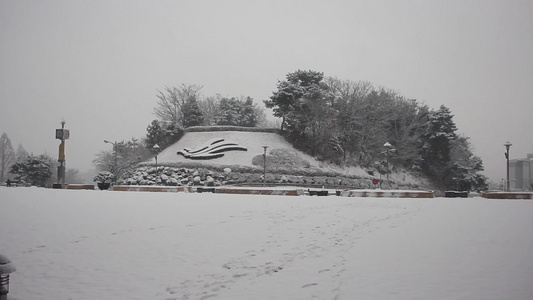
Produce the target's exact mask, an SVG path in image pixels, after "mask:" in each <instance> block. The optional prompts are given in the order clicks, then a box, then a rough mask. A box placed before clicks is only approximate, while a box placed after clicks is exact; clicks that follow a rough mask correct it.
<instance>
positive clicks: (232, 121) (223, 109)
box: [216, 98, 242, 126]
mask: <svg viewBox="0 0 533 300" xmlns="http://www.w3.org/2000/svg"><path fill="white" fill-rule="evenodd" d="M218 108H219V110H218V114H217V117H216V120H217V121H216V124H217V125H231V126H239V125H240V123H241V122H240V121H241V116H242V105H241V104H240V103H239V101H238V100H237V99H235V98H231V99H228V98H222V99H220V102H219V104H218Z"/></svg>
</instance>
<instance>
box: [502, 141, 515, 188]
mask: <svg viewBox="0 0 533 300" xmlns="http://www.w3.org/2000/svg"><path fill="white" fill-rule="evenodd" d="M503 145H504V146H505V149H506V150H507V152H505V159H506V160H507V181H506V184H505V186H506V187H505V189H506V192H509V191H510V183H509V148H511V146H512V145H513V144H511V143H510V142H509V141H507V142H505V144H503Z"/></svg>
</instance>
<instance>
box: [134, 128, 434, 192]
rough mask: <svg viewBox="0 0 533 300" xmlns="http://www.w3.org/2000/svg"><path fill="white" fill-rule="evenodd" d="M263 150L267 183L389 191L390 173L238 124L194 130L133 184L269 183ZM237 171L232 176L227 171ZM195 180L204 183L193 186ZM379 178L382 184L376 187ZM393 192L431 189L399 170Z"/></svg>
mask: <svg viewBox="0 0 533 300" xmlns="http://www.w3.org/2000/svg"><path fill="white" fill-rule="evenodd" d="M263 146H268V148H267V151H266V171H267V176H266V182H267V183H268V184H269V185H272V184H293V185H305V186H325V187H330V188H377V187H383V188H385V187H387V186H388V185H389V183H387V182H386V180H385V178H386V175H385V174H379V173H378V172H377V171H375V170H365V169H363V168H361V167H342V166H337V165H332V164H327V163H324V162H320V161H318V160H316V159H315V158H313V157H312V156H310V155H308V154H306V153H304V152H302V151H299V150H297V149H295V148H294V147H293V146H292V145H291V144H290V143H289V142H287V141H286V140H285V139H284V138H283V136H281V135H280V134H279V133H278V131H277V130H275V129H258V128H243V127H232V126H220V127H218V126H215V127H192V128H188V129H187V131H186V132H185V134H184V136H183V137H182V138H181V139H180V140H179V141H177V142H176V143H175V144H173V145H171V146H169V147H168V148H166V149H164V150H163V151H162V152H161V153H159V154H158V156H157V158H158V161H157V163H158V168H154V167H155V159H152V160H150V161H148V162H146V163H144V164H143V165H142V166H141V168H139V169H137V171H136V172H135V174H133V175H131V176H130V178H128V179H125V180H124V183H127V184H161V185H182V184H199V185H203V184H207V180H208V177H212V178H216V179H217V180H218V182H217V184H245V185H246V184H248V185H249V184H252V185H253V184H260V183H263V176H262V175H263V154H264V148H263ZM228 168H229V169H231V172H230V173H227V172H225V171H227V169H228ZM194 177H198V178H199V181H197V182H192V181H193V178H194ZM373 179H378V180H379V184H378V185H374V184H372V180H373ZM389 179H390V185H391V187H393V188H408V189H413V188H415V189H416V188H421V189H428V188H429V187H430V184H429V181H428V180H427V179H426V178H425V177H423V176H420V175H419V174H414V173H411V172H408V171H406V170H395V171H393V172H392V173H391V174H390V176H389Z"/></svg>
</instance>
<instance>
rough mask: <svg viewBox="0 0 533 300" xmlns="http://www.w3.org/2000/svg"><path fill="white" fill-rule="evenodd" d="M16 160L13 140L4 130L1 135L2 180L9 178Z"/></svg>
mask: <svg viewBox="0 0 533 300" xmlns="http://www.w3.org/2000/svg"><path fill="white" fill-rule="evenodd" d="M15 160H16V157H15V151H13V146H11V140H10V139H9V137H8V136H7V134H6V133H5V132H4V133H3V134H2V136H1V137H0V182H4V181H5V180H6V179H7V174H8V172H9V168H10V167H11V165H13V164H14V163H15Z"/></svg>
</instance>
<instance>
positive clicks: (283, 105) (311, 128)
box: [264, 70, 335, 155]
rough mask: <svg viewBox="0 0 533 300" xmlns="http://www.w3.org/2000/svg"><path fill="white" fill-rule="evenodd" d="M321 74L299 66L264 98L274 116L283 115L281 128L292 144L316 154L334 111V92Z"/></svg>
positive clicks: (323, 140)
mask: <svg viewBox="0 0 533 300" xmlns="http://www.w3.org/2000/svg"><path fill="white" fill-rule="evenodd" d="M323 79H324V74H323V73H321V72H316V71H312V70H309V71H302V70H298V71H296V72H293V73H289V74H287V76H286V80H284V81H281V82H278V85H277V86H278V90H277V91H275V92H273V93H272V96H271V97H270V100H265V101H264V103H265V105H266V107H268V108H272V109H273V111H274V116H276V117H280V118H282V125H281V129H282V130H284V128H286V130H287V136H288V138H289V139H290V140H291V141H292V142H293V143H294V144H295V147H297V148H300V149H303V150H305V151H306V152H308V153H310V154H311V155H315V154H316V153H317V152H318V151H319V150H320V149H318V148H319V146H320V145H325V144H326V142H327V140H326V138H327V139H329V137H330V134H331V130H332V126H331V124H332V123H333V120H334V117H335V114H334V109H333V103H334V95H333V94H332V93H330V91H329V89H328V86H327V85H326V84H325V83H324V82H323V81H322V80H323Z"/></svg>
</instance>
